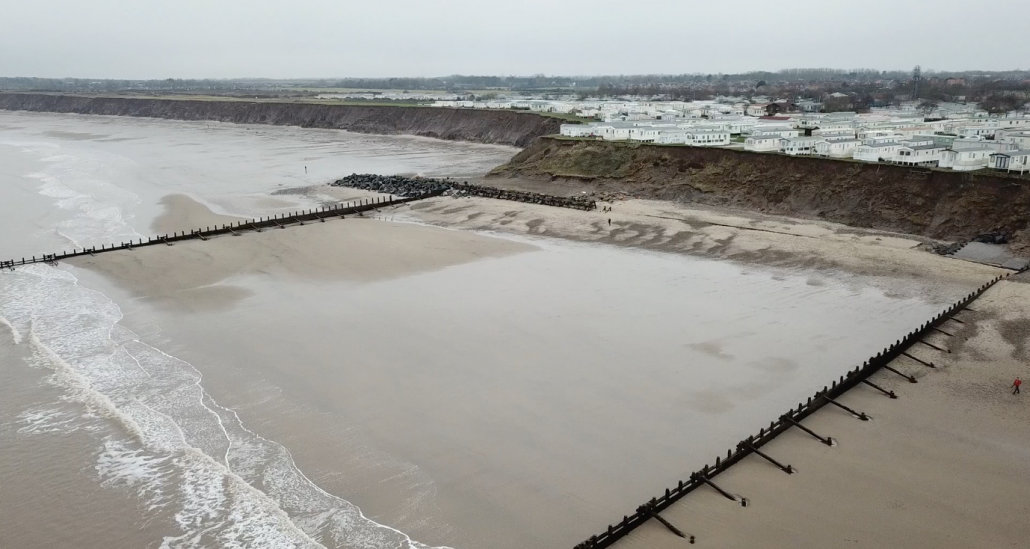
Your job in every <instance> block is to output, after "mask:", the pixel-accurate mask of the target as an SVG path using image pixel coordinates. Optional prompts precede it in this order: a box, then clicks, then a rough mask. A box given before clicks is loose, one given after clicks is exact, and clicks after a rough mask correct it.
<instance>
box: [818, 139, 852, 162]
mask: <svg viewBox="0 0 1030 549" xmlns="http://www.w3.org/2000/svg"><path fill="white" fill-rule="evenodd" d="M861 144H862V142H861V141H859V140H858V139H834V140H828V139H826V138H823V140H822V141H818V142H817V143H816V144H815V154H816V155H818V156H828V157H830V158H852V157H853V156H855V149H857V148H858V146H859V145H861Z"/></svg>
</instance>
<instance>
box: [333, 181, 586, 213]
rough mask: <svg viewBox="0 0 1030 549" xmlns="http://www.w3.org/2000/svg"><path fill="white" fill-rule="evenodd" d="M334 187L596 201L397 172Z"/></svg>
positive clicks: (576, 203) (578, 204) (561, 202)
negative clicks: (408, 175) (402, 174)
mask: <svg viewBox="0 0 1030 549" xmlns="http://www.w3.org/2000/svg"><path fill="white" fill-rule="evenodd" d="M330 185H333V186H335V187H351V188H354V189H363V190H366V191H373V192H377V193H383V194H392V195H394V196H404V197H409V196H421V195H424V194H431V193H447V194H450V195H452V196H455V197H461V196H482V197H486V198H497V199H500V200H514V201H516V202H528V203H530V204H543V205H545V206H557V207H561V208H574V209H577V210H595V209H597V202H595V201H594V200H593V199H590V198H579V197H563V196H551V195H547V194H540V193H531V192H524V191H509V190H504V189H497V188H494V187H485V186H483V185H470V184H469V183H468V182H467V181H466V182H464V183H456V182H452V181H449V180H443V179H432V178H428V177H404V176H400V175H376V174H352V175H348V176H347V177H344V178H342V179H337V180H336V181H333V182H332V183H330Z"/></svg>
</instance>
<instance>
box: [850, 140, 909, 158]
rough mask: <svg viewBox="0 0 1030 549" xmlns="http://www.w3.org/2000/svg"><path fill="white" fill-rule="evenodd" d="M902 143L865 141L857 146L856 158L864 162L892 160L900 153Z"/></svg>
mask: <svg viewBox="0 0 1030 549" xmlns="http://www.w3.org/2000/svg"><path fill="white" fill-rule="evenodd" d="M899 148H901V145H899V144H898V143H895V142H887V143H875V144H869V143H863V144H862V145H859V146H857V147H855V156H854V158H855V160H861V161H863V162H890V161H892V160H894V156H895V155H896V154H897V153H898V149H899Z"/></svg>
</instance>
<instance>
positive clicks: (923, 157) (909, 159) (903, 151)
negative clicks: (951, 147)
mask: <svg viewBox="0 0 1030 549" xmlns="http://www.w3.org/2000/svg"><path fill="white" fill-rule="evenodd" d="M946 150H947V149H945V148H944V147H938V146H937V145H934V144H932V143H931V144H923V145H911V144H907V143H906V144H902V145H901V146H900V147H899V148H898V151H897V154H896V155H895V157H894V163H895V164H898V165H901V166H937V165H938V164H940V162H941V155H942V154H943V153H944V151H946Z"/></svg>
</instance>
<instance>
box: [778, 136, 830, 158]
mask: <svg viewBox="0 0 1030 549" xmlns="http://www.w3.org/2000/svg"><path fill="white" fill-rule="evenodd" d="M820 141H823V138H821V137H792V138H790V139H783V140H781V141H780V150H781V151H782V152H783V153H784V154H789V155H791V156H808V155H812V154H815V146H816V144H817V143H819V142H820Z"/></svg>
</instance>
